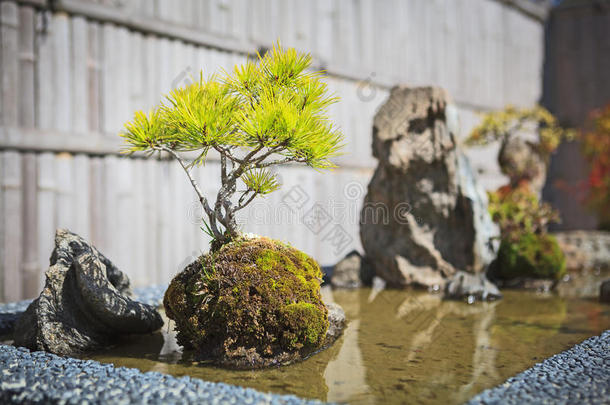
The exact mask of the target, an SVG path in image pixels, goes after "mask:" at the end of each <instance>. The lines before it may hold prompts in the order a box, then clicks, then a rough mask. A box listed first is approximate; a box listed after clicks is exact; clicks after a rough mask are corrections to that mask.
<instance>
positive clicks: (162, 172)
mask: <svg viewBox="0 0 610 405" xmlns="http://www.w3.org/2000/svg"><path fill="white" fill-rule="evenodd" d="M158 172H159V178H158V183H157V186H156V187H155V188H156V190H155V191H156V194H157V196H156V198H157V203H158V205H159V206H158V213H159V217H158V228H157V244H156V245H157V246H156V253H157V261H158V265H159V282H161V283H166V282H168V281H169V278H170V273H171V253H172V252H171V251H170V250H171V246H172V243H171V238H172V235H171V224H170V219H169V218H170V217H171V214H172V213H171V201H170V198H171V196H170V195H169V192H168V190H169V163H168V162H167V161H161V162H159V163H158Z"/></svg>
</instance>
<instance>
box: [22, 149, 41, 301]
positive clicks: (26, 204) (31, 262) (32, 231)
mask: <svg viewBox="0 0 610 405" xmlns="http://www.w3.org/2000/svg"><path fill="white" fill-rule="evenodd" d="M36 166H37V164H36V154H34V153H24V154H23V157H22V171H23V188H22V191H23V194H22V229H23V235H22V246H23V247H24V249H23V250H22V252H23V256H22V258H21V260H22V262H21V269H22V273H21V275H22V279H23V297H25V298H32V297H35V296H36V295H38V293H39V292H40V291H39V289H38V287H39V280H40V267H39V263H38V251H37V250H36V249H34V247H35V246H36V245H37V242H38V218H37V217H38V207H37V201H38V198H37V197H38V196H37V176H38V174H37V167H36Z"/></svg>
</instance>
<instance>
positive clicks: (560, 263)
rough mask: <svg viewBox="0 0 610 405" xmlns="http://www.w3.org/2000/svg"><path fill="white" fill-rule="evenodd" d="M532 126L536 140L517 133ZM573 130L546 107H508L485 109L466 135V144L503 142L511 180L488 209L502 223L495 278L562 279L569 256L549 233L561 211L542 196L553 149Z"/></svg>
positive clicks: (504, 168)
mask: <svg viewBox="0 0 610 405" xmlns="http://www.w3.org/2000/svg"><path fill="white" fill-rule="evenodd" d="M532 131H534V132H535V133H536V135H537V140H535V141H524V140H522V139H521V138H519V135H521V134H523V133H527V132H532ZM572 137H573V131H572V130H567V129H564V128H562V127H561V126H560V125H559V123H558V121H557V119H556V118H555V117H554V116H553V115H552V114H551V113H550V112H549V111H548V110H546V109H545V108H544V107H540V106H536V107H534V108H531V109H526V108H516V107H512V106H508V107H506V108H505V109H504V110H500V111H493V112H490V113H488V114H486V115H485V116H484V117H483V119H482V121H481V123H480V124H479V125H478V126H476V127H475V128H474V129H473V131H472V132H471V134H470V136H469V137H468V138H467V139H466V144H467V145H485V144H489V143H492V142H495V141H499V142H501V148H500V152H499V155H498V163H499V165H500V168H501V169H502V172H503V173H504V174H505V175H507V176H508V177H509V184H507V185H505V186H502V187H500V188H499V189H498V190H496V191H495V192H490V193H489V212H490V214H491V216H492V219H493V220H494V221H495V222H496V223H497V224H498V225H499V227H500V234H501V236H500V238H501V241H500V248H499V251H498V257H497V260H496V261H495V262H494V263H493V264H492V266H491V268H490V273H491V274H490V275H491V276H492V278H496V279H514V278H519V277H531V278H546V279H555V280H557V279H560V278H561V277H562V276H563V274H564V272H565V257H564V255H563V252H562V251H561V249H560V248H559V245H558V244H557V240H556V239H555V238H554V237H553V236H552V235H550V234H548V233H547V225H548V224H549V223H550V222H558V221H559V214H558V212H557V211H556V210H554V209H553V208H552V207H551V206H550V205H549V204H547V203H543V202H541V201H540V199H539V197H538V192H537V191H538V190H537V189H539V188H541V187H542V186H543V184H544V181H545V178H546V166H547V165H548V162H549V159H550V156H551V154H552V153H553V151H555V149H557V147H558V146H559V144H560V142H561V141H562V140H563V139H570V138H572Z"/></svg>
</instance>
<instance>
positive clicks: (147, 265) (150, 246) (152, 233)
mask: <svg viewBox="0 0 610 405" xmlns="http://www.w3.org/2000/svg"><path fill="white" fill-rule="evenodd" d="M158 167H159V163H158V162H157V160H156V159H150V160H147V161H145V162H144V174H145V176H144V182H143V183H144V186H145V190H144V191H145V200H144V207H143V212H144V218H145V222H146V224H145V227H144V230H145V231H146V233H145V234H144V238H143V239H144V241H145V244H146V254H145V261H144V263H143V266H144V269H145V270H146V274H147V277H149V278H150V279H151V281H150V282H151V283H160V282H161V281H160V275H159V273H160V268H159V263H158V260H157V251H158V249H159V246H158V244H157V235H158V225H157V224H158V221H159V216H160V213H159V211H158V208H157V188H158V187H159V178H158Z"/></svg>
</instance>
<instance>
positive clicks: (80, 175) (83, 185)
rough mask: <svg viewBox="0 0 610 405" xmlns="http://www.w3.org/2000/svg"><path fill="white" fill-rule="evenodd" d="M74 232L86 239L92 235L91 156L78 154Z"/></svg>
mask: <svg viewBox="0 0 610 405" xmlns="http://www.w3.org/2000/svg"><path fill="white" fill-rule="evenodd" d="M73 165H74V184H73V187H74V191H73V197H74V202H73V204H74V207H75V210H74V213H73V216H74V232H76V233H78V234H79V235H80V236H82V237H83V238H85V239H89V238H90V237H91V212H90V209H91V205H90V204H89V196H90V191H89V189H90V187H91V172H90V170H89V167H90V165H89V156H87V155H81V154H78V155H76V156H74V161H73Z"/></svg>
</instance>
